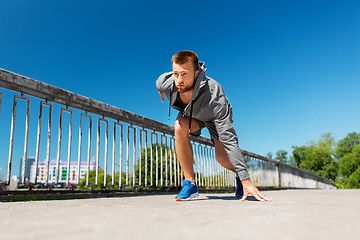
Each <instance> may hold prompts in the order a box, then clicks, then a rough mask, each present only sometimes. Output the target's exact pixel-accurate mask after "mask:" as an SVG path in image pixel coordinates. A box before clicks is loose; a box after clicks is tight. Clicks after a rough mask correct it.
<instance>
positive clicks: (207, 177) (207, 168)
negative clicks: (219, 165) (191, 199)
mask: <svg viewBox="0 0 360 240" xmlns="http://www.w3.org/2000/svg"><path fill="white" fill-rule="evenodd" d="M204 154H205V162H206V180H207V185H206V186H207V187H210V186H211V183H210V160H209V148H208V147H207V146H205V147H204Z"/></svg>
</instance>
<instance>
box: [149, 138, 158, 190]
mask: <svg viewBox="0 0 360 240" xmlns="http://www.w3.org/2000/svg"><path fill="white" fill-rule="evenodd" d="M154 136H155V137H156V141H155V142H156V143H155V174H156V176H155V181H156V183H155V186H158V184H157V182H158V177H157V176H158V170H157V169H158V157H157V156H158V151H157V145H158V134H157V133H156V132H155V131H154V132H152V133H151V148H150V150H151V152H150V155H151V163H150V168H151V176H150V181H151V184H150V186H154V178H153V176H154V153H153V145H154Z"/></svg>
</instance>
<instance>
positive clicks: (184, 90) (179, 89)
mask: <svg viewBox="0 0 360 240" xmlns="http://www.w3.org/2000/svg"><path fill="white" fill-rule="evenodd" d="M193 88H194V84H193V85H191V86H185V87H183V88H178V89H177V90H178V92H179V93H185V92H188V91H190V90H192V89H193Z"/></svg>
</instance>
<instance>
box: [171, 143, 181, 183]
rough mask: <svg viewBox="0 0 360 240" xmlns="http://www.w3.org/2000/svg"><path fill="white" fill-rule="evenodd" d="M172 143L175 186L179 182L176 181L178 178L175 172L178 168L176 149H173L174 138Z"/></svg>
mask: <svg viewBox="0 0 360 240" xmlns="http://www.w3.org/2000/svg"><path fill="white" fill-rule="evenodd" d="M173 143H174V147H173V149H172V154H173V159H174V160H173V161H174V183H175V186H179V182H178V181H177V180H178V176H177V173H178V168H177V156H176V150H175V138H173Z"/></svg>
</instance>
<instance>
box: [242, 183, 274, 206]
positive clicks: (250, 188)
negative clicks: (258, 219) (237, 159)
mask: <svg viewBox="0 0 360 240" xmlns="http://www.w3.org/2000/svg"><path fill="white" fill-rule="evenodd" d="M241 182H242V185H243V189H244V196H243V197H242V198H241V199H240V201H245V199H246V198H247V197H248V196H249V195H251V196H253V197H255V198H256V199H257V200H259V201H260V202H265V201H268V202H271V199H269V198H267V197H265V196H264V195H262V194H261V192H260V191H259V190H258V189H257V188H256V187H255V186H254V184H252V183H251V181H250V179H245V180H242V181H241Z"/></svg>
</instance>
